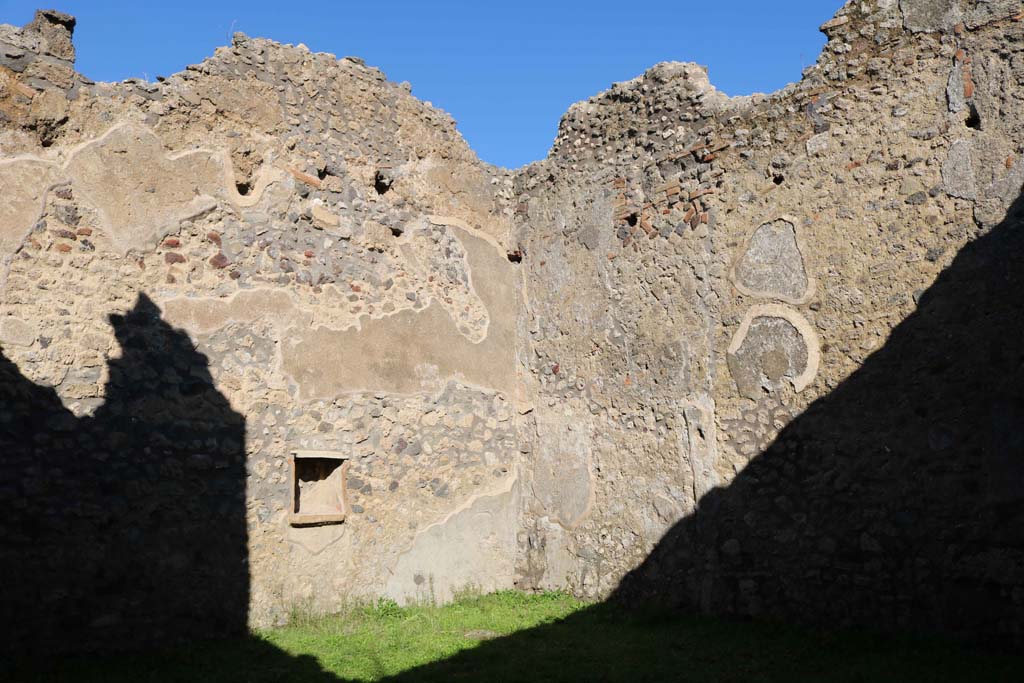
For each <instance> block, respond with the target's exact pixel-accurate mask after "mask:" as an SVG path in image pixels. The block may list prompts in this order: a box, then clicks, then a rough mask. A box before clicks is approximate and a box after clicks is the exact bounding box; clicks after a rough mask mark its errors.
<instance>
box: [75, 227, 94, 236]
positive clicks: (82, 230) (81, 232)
mask: <svg viewBox="0 0 1024 683" xmlns="http://www.w3.org/2000/svg"><path fill="white" fill-rule="evenodd" d="M75 232H76V233H77V234H79V235H82V236H84V237H89V236H91V235H92V228H79V229H78V230H76V231H75Z"/></svg>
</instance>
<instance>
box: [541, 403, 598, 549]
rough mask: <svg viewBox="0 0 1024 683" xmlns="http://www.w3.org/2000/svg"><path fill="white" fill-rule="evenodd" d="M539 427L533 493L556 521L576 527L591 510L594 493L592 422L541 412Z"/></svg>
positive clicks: (569, 526) (567, 527)
mask: <svg viewBox="0 0 1024 683" xmlns="http://www.w3.org/2000/svg"><path fill="white" fill-rule="evenodd" d="M537 431H538V436H539V438H538V441H537V455H536V459H535V460H534V470H533V494H534V496H536V498H537V500H538V501H539V502H540V504H541V506H542V507H543V509H544V512H545V513H546V514H547V515H548V516H549V517H550V518H551V519H552V520H553V521H555V522H557V523H558V524H560V525H561V526H562V527H564V528H566V529H572V528H573V527H575V526H577V525H578V524H579V523H580V522H581V521H583V519H584V518H585V517H586V515H587V513H588V512H589V511H590V506H591V501H592V499H593V496H594V490H593V483H592V481H591V478H592V475H591V472H590V460H591V449H590V435H589V426H588V425H585V424H581V423H579V422H570V421H568V420H566V419H565V418H543V417H539V416H538V420H537Z"/></svg>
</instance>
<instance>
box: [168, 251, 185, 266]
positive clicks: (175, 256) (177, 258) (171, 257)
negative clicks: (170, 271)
mask: <svg viewBox="0 0 1024 683" xmlns="http://www.w3.org/2000/svg"><path fill="white" fill-rule="evenodd" d="M184 262H185V257H184V256H182V255H181V254H179V253H178V252H176V251H169V252H167V253H166V254H164V263H166V264H168V265H170V264H173V263H184Z"/></svg>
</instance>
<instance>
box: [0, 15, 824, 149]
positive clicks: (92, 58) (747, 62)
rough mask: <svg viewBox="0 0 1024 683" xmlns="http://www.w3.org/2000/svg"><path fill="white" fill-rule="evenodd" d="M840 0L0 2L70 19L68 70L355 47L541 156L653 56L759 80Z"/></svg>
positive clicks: (754, 85)
mask: <svg viewBox="0 0 1024 683" xmlns="http://www.w3.org/2000/svg"><path fill="white" fill-rule="evenodd" d="M841 4H842V0H786V1H785V2H775V1H774V0H681V1H678V2H674V3H649V2H644V3H640V2H629V1H628V0H627V1H624V2H608V1H607V0H589V1H584V0H564V1H563V0H547V1H539V0H517V1H513V2H496V1H495V0H477V1H476V2H471V1H468V0H467V1H463V2H454V1H451V0H383V1H382V0H361V1H359V2H353V1H350V0H335V1H331V0H321V1H320V2H301V1H298V2H296V1H289V0H246V1H238V0H224V1H217V0H201V1H200V0H134V1H132V2H126V1H124V0H0V23H10V24H15V25H19V26H20V25H22V24H25V23H27V22H28V21H30V20H31V18H32V14H33V11H34V10H35V8H36V7H39V6H45V7H55V8H56V9H59V10H62V11H65V12H69V13H71V14H74V15H75V16H76V17H77V18H78V26H77V28H76V30H75V44H76V46H77V48H78V62H77V65H78V70H79V71H81V72H82V73H84V74H85V75H86V76H88V77H90V78H93V79H95V80H104V81H111V80H121V79H123V78H129V77H133V76H134V77H148V78H149V79H150V80H153V79H154V78H155V77H156V76H157V75H161V76H166V75H169V74H171V73H174V72H176V71H180V70H181V69H183V68H184V67H185V66H186V65H188V64H195V63H197V62H199V61H201V60H202V59H203V58H204V57H206V56H208V55H210V54H212V53H213V50H214V48H216V47H217V46H218V45H224V44H226V43H227V41H229V39H230V38H229V37H230V34H231V31H232V27H233V29H234V30H236V31H243V32H244V33H247V34H249V35H251V36H265V37H269V38H274V39H275V40H279V41H281V42H285V43H300V42H301V43H305V44H306V45H307V46H309V48H310V49H311V50H314V51H322V52H332V53H335V54H337V55H338V56H339V57H342V56H345V55H355V56H359V57H362V58H363V59H365V60H366V62H367V63H368V64H371V65H373V66H376V67H379V68H381V69H382V70H383V71H384V73H386V74H387V76H388V78H390V79H391V80H393V81H396V82H397V81H409V82H410V83H412V87H413V94H414V95H416V96H417V97H419V98H420V99H424V100H429V101H431V102H433V103H434V105H436V106H438V107H441V108H442V109H444V110H446V111H448V112H449V113H451V114H452V116H454V117H455V120H456V121H457V122H458V125H459V130H460V131H461V132H462V134H463V136H465V138H466V139H467V140H468V141H469V144H470V145H472V147H473V149H475V150H476V152H477V154H479V155H480V157H481V158H482V159H484V160H485V161H489V162H491V163H493V164H498V165H500V166H506V167H510V168H512V167H517V166H520V165H522V164H524V163H527V162H530V161H533V160H535V159H539V158H542V157H543V156H544V155H545V154H546V153H547V150H548V148H549V147H550V145H551V142H552V141H553V140H554V136H555V133H556V131H557V128H558V120H559V118H560V117H561V116H562V114H563V113H564V112H565V110H566V109H567V108H568V107H569V105H570V104H572V103H573V102H576V101H577V100H582V99H586V98H587V97H590V96H591V95H595V94H597V93H598V92H600V91H602V90H605V89H606V88H608V86H609V85H611V84H612V83H613V82H615V81H622V80H628V79H630V78H633V77H634V76H636V75H638V74H640V73H642V72H643V71H644V70H645V69H647V68H648V67H650V66H652V65H653V64H656V63H657V62H661V61H668V60H676V61H693V62H698V63H700V64H704V65H707V66H708V67H709V68H710V74H711V82H712V83H714V84H715V85H716V86H717V87H718V88H719V89H720V90H723V91H725V92H726V93H728V94H730V95H745V94H749V93H752V92H770V91H772V90H776V89H778V88H780V87H782V86H784V85H785V84H786V83H789V82H792V81H795V80H797V79H798V78H799V77H800V72H801V70H802V68H803V67H805V66H808V65H810V64H813V63H814V61H815V59H816V58H817V55H818V52H819V50H820V49H821V46H822V45H823V44H824V36H822V34H820V33H819V32H818V26H819V25H821V24H822V23H824V22H825V21H826V20H828V19H829V18H831V16H832V15H833V14H834V13H835V11H836V10H837V9H838V8H839V6H840V5H841Z"/></svg>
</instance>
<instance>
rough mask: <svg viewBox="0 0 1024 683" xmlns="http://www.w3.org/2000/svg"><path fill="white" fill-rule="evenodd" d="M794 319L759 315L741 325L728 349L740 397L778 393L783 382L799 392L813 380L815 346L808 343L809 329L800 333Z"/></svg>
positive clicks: (758, 396) (755, 396)
mask: <svg viewBox="0 0 1024 683" xmlns="http://www.w3.org/2000/svg"><path fill="white" fill-rule="evenodd" d="M765 312H767V311H765ZM795 315H796V314H795V313H792V314H790V319H787V318H785V317H782V316H779V317H773V316H770V315H757V316H756V317H754V316H752V317H750V318H749V319H748V320H745V321H744V323H743V325H741V327H740V329H739V330H738V331H737V333H736V336H735V337H734V338H733V342H732V344H731V345H730V347H729V371H730V372H731V373H732V377H733V380H735V382H736V386H737V388H738V389H739V391H740V394H742V395H743V396H746V397H747V398H752V399H757V398H760V397H761V396H762V395H763V394H764V393H772V392H777V391H779V389H781V387H782V383H783V382H790V383H791V384H793V385H794V388H796V389H797V391H800V390H802V389H804V387H806V386H807V383H808V381H809V379H808V377H813V376H814V373H815V371H816V367H814V365H815V358H814V355H815V352H814V350H813V349H814V346H815V342H813V341H811V342H810V343H809V340H808V339H807V336H806V334H807V330H809V326H806V325H801V326H800V327H803V328H805V329H803V330H801V329H798V326H797V325H795V324H794V322H792V317H793V316H795Z"/></svg>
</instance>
